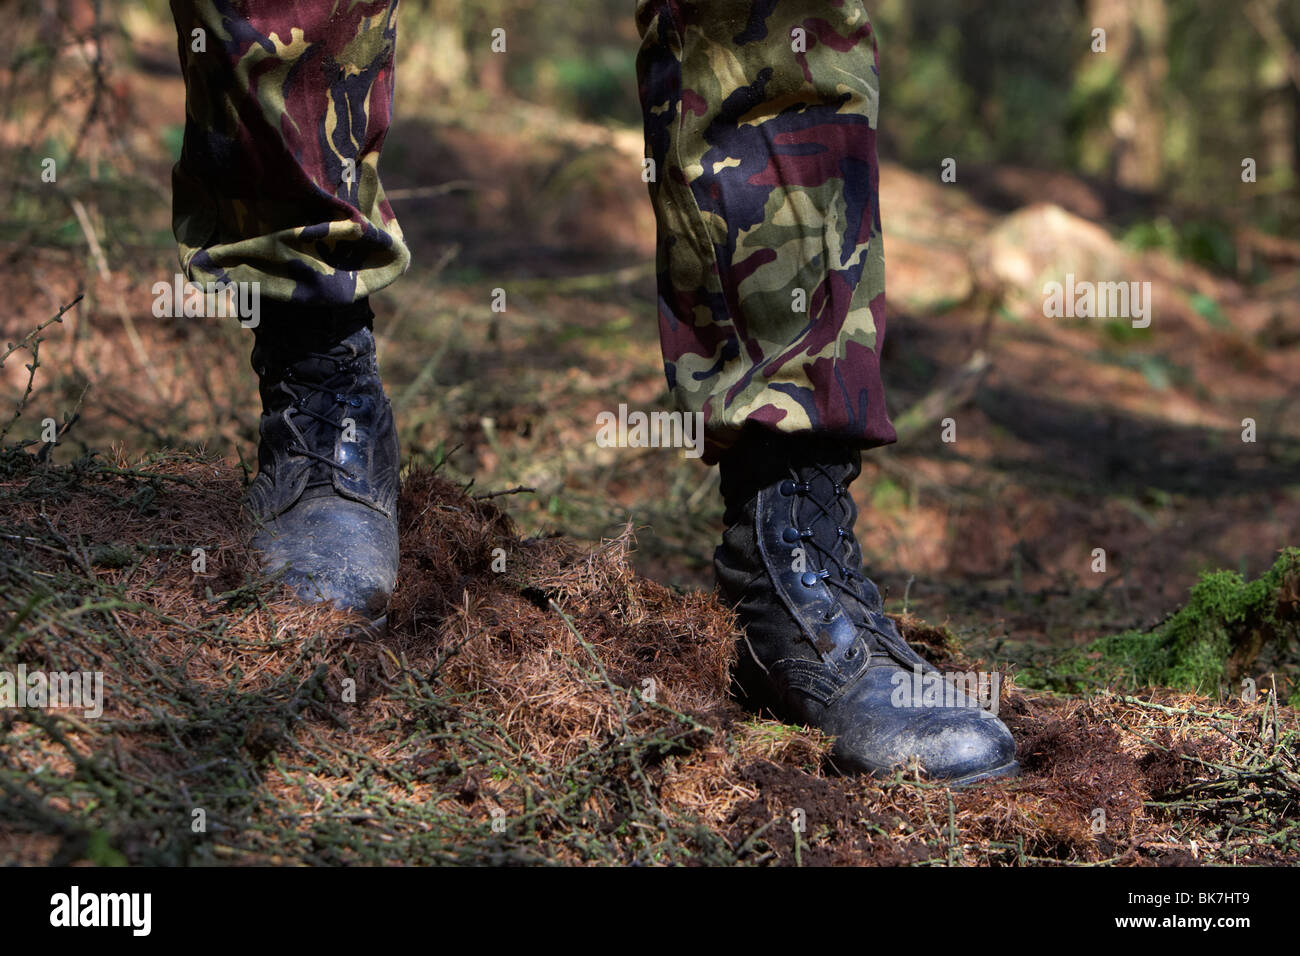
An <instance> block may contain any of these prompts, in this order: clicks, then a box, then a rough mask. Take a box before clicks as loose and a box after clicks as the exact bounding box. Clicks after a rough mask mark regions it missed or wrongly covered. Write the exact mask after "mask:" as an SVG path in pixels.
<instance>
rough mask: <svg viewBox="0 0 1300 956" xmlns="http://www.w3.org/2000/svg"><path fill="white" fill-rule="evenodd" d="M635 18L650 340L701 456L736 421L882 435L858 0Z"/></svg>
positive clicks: (870, 438) (653, 7)
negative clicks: (699, 433) (655, 284)
mask: <svg viewBox="0 0 1300 956" xmlns="http://www.w3.org/2000/svg"><path fill="white" fill-rule="evenodd" d="M637 25H638V27H639V29H640V31H641V36H642V46H641V52H640V56H639V57H638V60H637V70H638V74H639V81H640V82H639V86H640V93H641V103H642V108H643V110H644V115H645V136H646V148H647V154H648V155H649V157H650V158H652V159H653V160H654V163H655V168H654V178H653V180H652V182H651V185H650V194H651V198H652V200H653V202H654V207H655V214H656V218H657V221H658V238H659V258H658V275H659V322H660V339H661V342H662V344H663V352H664V364H665V368H666V371H667V374H668V384H669V387H670V388H671V389H672V392H673V395H674V397H675V399H676V401H677V402H678V404H679V406H680V407H681V408H682V409H683V410H684V411H688V412H703V413H704V415H705V423H706V434H707V437H708V442H709V447H708V451H707V452H706V458H707V459H708V460H716V456H717V455H718V453H719V451H720V450H721V448H723V447H725V446H727V445H730V444H731V443H733V442H734V441H735V439H736V437H737V434H738V433H739V430H740V428H741V427H742V426H743V425H745V423H747V422H749V423H758V424H760V425H762V426H764V427H767V428H772V429H776V430H779V431H783V432H815V433H818V434H820V435H824V436H828V437H836V438H842V439H844V440H845V441H847V442H852V443H854V444H857V445H860V446H864V447H865V446H872V445H881V444H886V443H888V442H891V441H893V440H894V438H895V435H894V429H893V426H892V425H891V424H890V422H889V416H888V414H887V413H886V411H885V402H884V391H883V388H882V386H881V382H880V364H879V346H880V342H881V337H882V335H883V334H884V289H885V281H884V280H885V273H884V252H883V249H882V246H881V236H880V209H879V206H878V204H877V188H878V168H877V164H876V134H875V127H876V112H877V107H878V105H879V74H878V72H877V69H876V44H875V35H874V33H873V32H872V29H871V24H870V23H869V22H868V20H867V14H866V11H865V10H864V9H863V6H862V3H861V0H639V2H638V4H637Z"/></svg>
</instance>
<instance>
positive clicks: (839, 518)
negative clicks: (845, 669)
mask: <svg viewBox="0 0 1300 956" xmlns="http://www.w3.org/2000/svg"><path fill="white" fill-rule="evenodd" d="M810 472H811V473H813V474H810ZM814 475H815V477H816V478H820V479H822V482H815V478H814ZM842 478H843V476H842V475H839V474H837V473H836V470H835V469H833V468H830V467H827V466H825V465H820V464H815V465H811V466H808V467H807V468H805V469H803V474H800V473H799V472H797V471H795V470H793V469H791V470H790V478H789V479H788V480H789V482H790V485H791V486H790V487H788V488H787V489H786V490H788V491H789V492H792V493H793V494H795V495H797V496H798V498H799V500H800V501H802V502H804V503H805V504H804V506H802V507H798V508H797V509H796V516H797V518H798V527H797V528H796V529H795V530H796V531H797V534H798V539H799V541H800V542H801V543H802V544H803V546H804V548H805V553H806V554H808V555H809V557H810V558H811V557H812V556H813V555H814V554H815V555H816V556H817V558H816V560H815V561H810V562H809V564H810V565H812V564H816V565H817V570H815V571H810V572H808V573H812V574H816V575H817V576H818V577H819V578H821V579H822V580H823V581H825V582H826V584H827V585H828V586H829V587H831V588H833V589H834V591H833V592H832V593H836V592H838V593H836V597H837V600H838V603H839V604H840V606H841V607H843V608H844V610H845V611H846V613H848V615H849V619H850V620H851V621H852V622H853V624H854V625H856V626H857V628H858V630H859V631H860V632H865V633H866V635H867V638H866V639H867V645H868V648H869V649H870V650H871V652H872V653H873V654H876V655H882V656H886V657H889V658H891V659H893V660H895V661H897V662H898V663H900V664H906V665H908V666H911V665H912V664H913V663H914V662H915V661H917V660H918V656H917V654H916V652H915V651H913V650H912V649H911V648H910V647H908V645H907V642H906V641H904V640H903V638H902V636H901V635H900V634H899V633H898V631H897V629H895V628H893V627H888V628H882V627H881V626H880V625H879V624H877V623H876V622H875V621H874V620H872V614H873V613H874V614H878V615H883V613H884V607H883V605H882V604H881V602H880V599H879V592H878V591H877V589H876V586H875V584H874V583H872V581H871V580H870V579H869V578H868V577H867V576H866V575H864V574H863V573H862V564H861V561H862V557H861V551H860V549H859V547H858V545H857V540H856V538H855V537H854V535H853V524H854V519H855V518H856V516H857V508H856V506H855V505H854V504H853V499H852V498H851V497H849V492H848V485H847V483H846V482H845V481H843V480H842ZM810 479H813V480H810ZM815 483H819V484H820V483H828V484H829V485H830V497H829V499H828V500H823V496H821V495H818V494H816V493H814V484H815ZM830 528H833V529H834V532H833V538H832V533H831V531H830V530H829V529H830ZM791 543H793V542H791Z"/></svg>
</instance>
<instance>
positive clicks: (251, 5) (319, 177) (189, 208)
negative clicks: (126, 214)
mask: <svg viewBox="0 0 1300 956" xmlns="http://www.w3.org/2000/svg"><path fill="white" fill-rule="evenodd" d="M172 14H173V16H174V17H175V19H176V26H177V33H178V35H177V41H178V46H179V49H180V57H181V67H182V70H183V72H184V74H185V91H186V92H185V141H184V146H183V149H182V153H181V159H180V162H179V163H177V164H176V168H175V170H174V171H173V174H172V184H173V230H174V232H175V234H176V240H177V243H178V244H179V247H180V257H181V264H182V267H183V268H184V270H185V272H186V275H187V277H188V278H189V279H191V280H192V281H194V282H202V283H208V282H254V281H256V282H259V283H260V287H259V291H260V294H261V296H262V297H263V298H265V299H270V300H273V301H280V302H295V303H301V304H304V305H346V304H348V303H352V302H354V301H356V300H358V299H361V298H363V297H365V296H366V295H368V294H369V293H372V292H374V291H375V290H377V289H380V288H382V287H384V286H385V285H387V284H388V283H390V282H392V281H393V280H394V279H396V278H397V277H398V276H399V275H401V274H402V272H404V271H405V269H406V267H407V264H408V263H409V261H410V253H409V252H408V251H407V249H406V245H405V243H404V242H403V241H402V231H401V228H400V227H399V226H398V224H397V219H396V217H394V215H393V210H392V208H391V207H390V206H389V205H388V202H387V200H386V199H385V198H384V192H383V188H382V187H381V186H380V184H379V175H378V172H377V168H378V161H379V152H380V149H381V148H382V146H383V142H384V136H385V134H386V133H387V131H388V125H389V122H390V120H391V118H392V99H393V54H394V51H395V47H396V40H397V2H396V0H370V2H365V0H353V2H346V3H338V2H321V0H308V2H297V3H287V2H284V0H172ZM195 31H202V32H201V33H198V34H196V32H195ZM200 47H201V49H200Z"/></svg>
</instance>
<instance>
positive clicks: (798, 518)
mask: <svg viewBox="0 0 1300 956" xmlns="http://www.w3.org/2000/svg"><path fill="white" fill-rule="evenodd" d="M721 466H722V493H723V497H724V498H725V500H726V506H727V509H726V515H725V519H724V520H725V522H726V524H727V530H726V532H725V534H724V535H723V542H722V546H721V547H719V548H718V550H717V552H716V554H715V556H714V567H715V569H716V571H717V575H718V583H719V588H720V590H721V592H722V595H723V597H724V599H725V600H727V602H728V603H729V604H731V605H732V606H734V607H736V609H737V612H738V615H739V618H740V624H741V626H742V627H743V628H744V631H745V636H744V638H743V639H742V640H741V642H740V646H739V652H740V655H739V657H740V659H739V661H738V663H737V667H736V672H735V675H734V677H735V683H736V684H737V685H738V690H739V692H740V694H741V695H742V697H743V698H745V699H746V702H747V703H749V704H750V705H751V706H756V707H766V708H767V709H769V710H771V711H772V712H773V713H774V714H776V715H777V716H778V717H780V718H781V719H783V720H787V721H790V722H793V723H802V724H810V725H812V726H814V727H818V728H820V729H821V730H823V731H825V732H826V733H827V734H829V735H831V736H833V737H834V738H835V742H834V746H833V750H832V761H833V762H834V764H835V765H836V767H837V768H838V769H840V770H841V771H842V772H856V773H882V772H885V771H888V770H890V769H892V768H894V767H897V766H899V765H902V764H906V763H908V762H909V761H910V760H911V758H913V757H915V758H918V759H919V761H920V765H921V767H922V768H923V769H924V770H925V772H926V773H927V774H928V775H929V776H930V777H932V778H942V779H947V780H949V781H951V782H953V783H974V782H975V781H977V780H983V779H986V778H990V777H1001V776H1010V775H1013V774H1015V773H1017V772H1018V771H1019V765H1018V764H1017V763H1016V745H1015V741H1014V740H1013V739H1012V737H1011V734H1010V732H1009V731H1008V730H1007V728H1006V727H1005V726H1004V725H1003V724H1002V722H1001V721H999V720H998V719H997V718H996V717H994V716H992V715H991V714H989V713H988V712H986V711H983V710H981V709H980V707H979V704H978V703H977V702H976V701H975V700H974V699H972V698H971V697H968V696H966V695H965V694H963V693H961V692H960V691H959V690H958V689H957V688H956V687H954V686H953V685H952V684H951V683H946V682H945V683H943V684H940V683H939V678H938V673H937V671H936V670H935V668H933V667H932V666H931V665H930V664H928V663H927V662H926V661H924V660H923V659H922V658H921V657H920V656H919V655H918V654H917V653H916V652H915V651H913V650H912V649H911V648H910V647H908V646H907V644H906V642H905V641H904V640H903V638H902V636H901V635H900V634H899V633H898V630H897V628H896V627H895V626H894V623H893V621H891V620H890V619H889V618H888V617H887V616H886V615H885V613H884V610H883V606H882V602H881V598H880V591H879V590H878V589H877V588H876V586H875V585H874V584H873V583H872V582H871V581H870V580H869V579H868V578H867V577H866V576H865V575H864V574H863V573H862V550H861V548H860V547H859V545H858V542H857V539H856V537H855V536H854V532H853V524H854V519H855V518H856V517H857V507H856V506H855V505H854V503H853V499H852V498H851V497H850V496H849V490H848V486H849V483H850V482H852V481H853V479H855V478H856V477H857V476H858V474H859V473H860V472H861V470H862V466H861V455H860V453H859V452H858V451H856V450H854V449H850V448H846V447H844V446H843V445H839V444H835V443H828V442H824V441H818V440H815V439H807V438H795V437H791V436H780V435H776V434H775V433H772V432H766V431H763V432H759V431H754V432H747V433H746V435H745V437H744V438H743V439H742V441H741V443H740V444H739V445H738V446H737V447H735V448H733V449H732V450H730V451H729V452H728V453H727V455H726V456H725V457H724V458H723V459H722V465H721ZM936 686H938V687H941V688H942V691H941V692H939V693H935V692H934V689H935V687H936Z"/></svg>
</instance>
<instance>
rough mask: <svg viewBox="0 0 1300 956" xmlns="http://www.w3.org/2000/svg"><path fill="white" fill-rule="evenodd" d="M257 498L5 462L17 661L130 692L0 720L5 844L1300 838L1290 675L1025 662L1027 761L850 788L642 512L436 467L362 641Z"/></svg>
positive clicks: (771, 846) (615, 849) (9, 854)
mask: <svg viewBox="0 0 1300 956" xmlns="http://www.w3.org/2000/svg"><path fill="white" fill-rule="evenodd" d="M240 494H241V480H240V477H239V474H238V472H236V471H235V470H233V469H231V468H229V467H227V466H225V465H223V464H221V463H220V462H218V461H215V460H211V459H207V458H204V457H201V456H186V455H176V454H171V455H166V456H159V457H155V458H151V459H148V460H145V461H142V462H138V463H134V464H130V463H128V462H126V461H122V460H117V461H106V460H103V459H96V458H92V459H86V460H83V461H81V462H78V463H76V464H74V465H70V466H66V467H54V466H48V465H43V464H40V463H38V462H36V461H35V460H34V459H32V458H31V457H30V456H27V455H25V454H22V453H8V454H6V455H5V457H4V459H3V461H2V462H0V501H2V506H0V515H3V517H0V535H2V536H0V609H3V613H4V619H3V625H2V626H0V671H9V672H16V670H17V668H18V666H19V664H23V665H25V667H26V668H27V669H28V670H29V671H33V670H37V669H40V670H44V671H47V672H53V671H91V672H93V671H99V672H102V673H103V675H104V686H105V690H106V695H105V703H104V712H103V715H102V716H100V717H98V718H89V717H86V716H85V715H84V714H82V713H80V712H79V711H77V710H63V709H60V710H54V709H47V708H43V707H40V706H29V707H26V708H22V709H18V708H8V709H5V710H3V712H0V732H2V733H3V737H4V747H3V749H2V750H0V788H2V789H3V791H4V794H5V800H4V809H3V810H2V811H0V859H2V860H4V861H5V862H10V861H21V862H58V863H68V862H75V861H80V860H89V861H92V862H98V863H109V862H121V861H123V860H125V861H129V862H132V863H154V864H159V863H161V864H176V863H207V862H222V861H224V862H237V863H299V862H303V863H315V864H329V863H342V862H353V863H436V862H478V863H509V862H519V863H536V862H548V861H549V862H566V863H581V862H597V863H713V864H730V863H737V862H739V863H759V864H762V863H779V864H796V863H798V864H805V865H808V864H847V863H876V864H900V863H927V862H929V863H984V862H1006V863H1016V862H1020V863H1027V862H1044V861H1051V862H1057V861H1060V862H1097V861H1103V860H1108V861H1114V862H1119V863H1126V864H1139V863H1171V862H1172V863H1187V862H1192V861H1197V860H1199V861H1211V862H1229V861H1233V862H1247V861H1249V862H1271V861H1282V860H1286V861H1292V862H1294V861H1296V860H1297V859H1300V855H1298V854H1297V852H1296V843H1295V840H1294V839H1293V838H1292V837H1291V836H1290V834H1292V833H1293V832H1294V831H1295V828H1296V824H1295V817H1296V814H1297V810H1296V807H1297V806H1298V805H1300V801H1297V799H1296V798H1297V797H1298V796H1300V773H1298V772H1297V766H1296V759H1295V753H1294V741H1295V736H1296V725H1295V721H1294V718H1293V717H1292V715H1291V713H1290V712H1289V711H1285V710H1284V711H1283V712H1282V714H1279V712H1278V709H1277V708H1276V707H1275V706H1274V705H1273V704H1272V698H1271V697H1270V695H1269V694H1267V693H1264V694H1262V696H1261V702H1260V703H1256V704H1251V705H1246V704H1241V703H1239V702H1236V703H1233V704H1214V703H1210V702H1207V701H1204V700H1200V699H1197V698H1193V697H1190V696H1174V695H1170V694H1155V695H1147V696H1144V697H1125V696H1119V695H1114V694H1107V693H1102V694H1099V695H1096V696H1094V697H1092V698H1090V699H1086V700H1085V699H1073V698H1064V697H1053V696H1048V695H1033V694H1026V693H1022V692H1021V691H1019V690H1017V689H1016V688H1015V686H1014V679H1013V678H1012V677H1010V676H1009V677H1008V679H1007V680H1005V681H1004V682H1003V685H1002V697H1001V701H1000V706H1001V708H1002V714H1003V716H1004V718H1005V719H1006V720H1007V723H1008V725H1009V726H1010V727H1011V728H1012V731H1013V733H1014V734H1015V735H1016V737H1017V740H1018V744H1019V747H1020V754H1021V759H1022V763H1023V765H1024V769H1025V774H1024V776H1023V777H1022V778H1020V779H1019V780H1016V781H1010V782H1003V783H997V784H993V785H989V786H984V787H981V788H976V789H970V790H961V791H950V790H949V789H947V788H945V787H942V786H939V785H936V784H933V783H927V782H925V781H923V780H920V779H918V777H917V775H916V774H915V773H912V772H902V771H900V772H899V773H898V774H896V775H895V776H894V777H893V778H891V779H888V780H861V779H844V778H838V777H836V776H834V775H833V774H832V773H831V772H830V771H829V768H828V767H827V765H826V763H825V759H824V757H825V753H826V750H827V742H826V741H825V740H824V739H822V738H821V737H820V735H818V734H817V733H815V732H811V731H806V730H803V729H799V728H792V727H788V726H784V725H781V724H779V723H776V722H773V721H770V720H764V719H761V718H757V717H754V716H752V715H749V714H747V713H745V712H744V711H743V710H741V709H740V708H739V707H738V706H737V705H736V704H735V703H734V702H733V701H732V700H731V699H730V698H729V696H728V678H727V671H728V667H729V664H730V661H731V656H732V653H733V650H732V648H733V621H732V619H731V616H730V615H729V613H728V612H727V611H726V610H724V609H723V608H721V607H720V606H719V605H718V604H717V603H716V602H715V601H714V600H713V599H712V598H711V597H710V596H708V595H705V594H702V593H688V594H679V593H675V592H673V591H671V590H669V589H666V588H664V587H662V586H660V585H658V584H655V583H654V582H651V581H648V580H645V579H642V578H639V577H638V576H636V575H635V574H634V573H633V572H632V571H631V570H630V568H629V563H628V553H629V549H630V548H631V547H632V538H631V534H630V531H629V532H628V533H624V534H623V535H622V536H620V537H618V538H617V539H615V540H612V541H607V542H605V543H604V544H602V545H601V546H600V547H598V548H596V549H594V550H586V549H582V548H579V547H577V546H575V545H574V544H572V543H571V542H568V541H566V540H563V539H560V538H540V539H538V538H532V539H527V538H521V537H519V536H518V535H517V534H516V533H515V531H514V529H513V528H512V525H511V522H510V520H509V518H508V517H507V516H506V515H505V514H504V513H503V512H502V511H501V510H500V509H499V508H498V507H497V505H496V504H495V503H494V502H495V501H496V500H498V499H493V498H490V497H473V496H471V495H469V494H467V493H466V492H465V490H464V489H462V488H460V487H459V486H457V485H454V484H452V483H450V482H448V481H446V480H443V479H442V478H440V477H439V476H438V475H436V474H433V473H429V472H415V473H413V474H410V475H408V476H407V478H406V481H405V485H404V490H403V494H402V499H401V516H402V517H401V521H402V542H403V549H404V553H403V565H402V575H403V577H402V585H401V587H400V588H399V591H398V593H397V595H396V597H395V604H394V608H393V613H392V615H391V623H392V629H391V633H390V634H389V635H388V636H387V637H386V638H384V639H382V640H379V641H373V642H368V641H364V640H361V639H359V638H357V637H355V636H350V635H354V634H355V632H354V631H350V630H349V628H348V627H347V624H348V622H347V620H346V618H345V616H344V615H341V614H338V613H335V612H333V611H328V610H324V609H321V608H312V607H303V606H300V605H298V604H296V603H295V602H293V601H292V600H291V599H289V598H288V597H287V596H286V595H284V594H283V593H282V591H280V590H279V589H277V587H276V586H275V585H274V583H268V582H265V581H260V580H259V579H258V577H257V575H256V573H255V567H254V562H253V560H252V556H251V555H250V554H249V553H248V551H247V550H246V548H244V547H243V546H242V545H241V543H240V542H241V541H242V535H241V533H240V529H239V517H238V500H239V497H240ZM200 549H201V550H200ZM902 624H903V627H904V629H905V631H906V632H907V633H908V636H909V637H910V638H911V639H912V640H913V641H914V642H915V643H916V644H917V645H918V646H920V647H922V648H923V649H924V650H925V652H926V653H927V654H929V655H930V656H931V657H932V658H933V659H935V660H939V661H942V662H943V663H944V666H945V667H947V666H953V667H961V668H963V669H967V668H970V667H977V666H978V662H970V661H965V660H963V658H962V654H961V649H960V647H958V646H957V644H956V643H955V642H954V641H953V639H952V638H951V636H950V635H948V634H947V632H946V631H944V630H943V629H942V628H935V627H929V626H925V625H922V624H920V623H919V622H916V621H911V620H906V619H905V620H903V621H902ZM1279 835H1280V836H1279Z"/></svg>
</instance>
